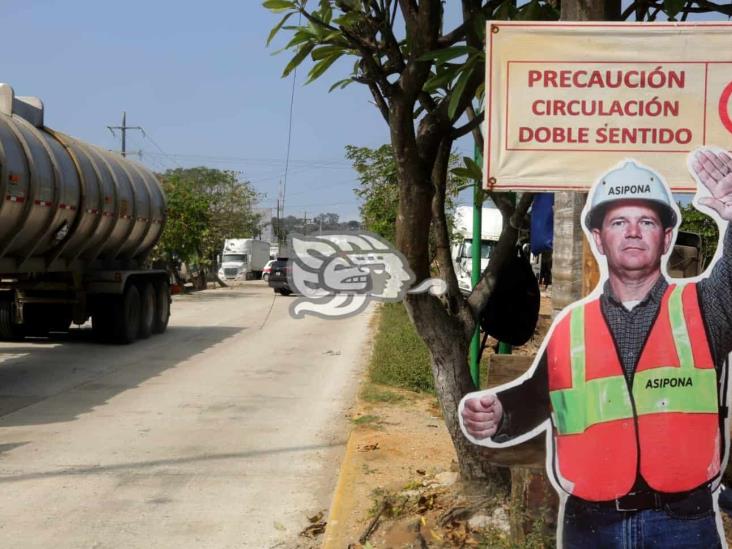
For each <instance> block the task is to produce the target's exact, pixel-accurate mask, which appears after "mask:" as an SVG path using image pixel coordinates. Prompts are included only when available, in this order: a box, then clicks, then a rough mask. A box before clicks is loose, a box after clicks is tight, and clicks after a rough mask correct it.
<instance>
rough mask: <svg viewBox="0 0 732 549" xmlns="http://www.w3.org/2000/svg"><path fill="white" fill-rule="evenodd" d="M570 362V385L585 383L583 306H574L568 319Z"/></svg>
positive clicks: (580, 385) (575, 385) (578, 385)
mask: <svg viewBox="0 0 732 549" xmlns="http://www.w3.org/2000/svg"><path fill="white" fill-rule="evenodd" d="M569 347H570V351H569V352H570V360H571V362H570V364H571V365H572V387H582V385H584V383H585V308H584V307H576V308H575V309H574V310H573V311H572V313H571V315H570V319H569Z"/></svg>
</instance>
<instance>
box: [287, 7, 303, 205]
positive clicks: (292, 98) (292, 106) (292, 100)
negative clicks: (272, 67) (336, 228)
mask: <svg viewBox="0 0 732 549" xmlns="http://www.w3.org/2000/svg"><path fill="white" fill-rule="evenodd" d="M301 22H302V13H299V14H298V16H297V26H298V27H299V26H300V23H301ZM296 81H297V66H295V69H294V70H293V71H292V91H291V92H290V117H289V120H288V123H287V151H286V153H285V176H284V178H283V182H282V215H283V216H284V215H285V196H286V195H287V171H288V169H289V168H290V146H291V145H292V114H293V112H294V110H295V82H296Z"/></svg>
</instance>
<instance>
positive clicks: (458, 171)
mask: <svg viewBox="0 0 732 549" xmlns="http://www.w3.org/2000/svg"><path fill="white" fill-rule="evenodd" d="M450 173H451V174H453V175H455V176H457V177H465V178H468V179H472V178H473V173H472V172H471V171H470V170H469V169H467V168H453V169H451V170H450ZM471 186H472V185H471Z"/></svg>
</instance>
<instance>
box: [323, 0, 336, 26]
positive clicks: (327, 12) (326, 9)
mask: <svg viewBox="0 0 732 549" xmlns="http://www.w3.org/2000/svg"><path fill="white" fill-rule="evenodd" d="M320 18H321V19H322V20H323V22H324V23H325V24H326V25H329V24H330V21H331V19H333V10H332V9H331V7H330V0H321V1H320Z"/></svg>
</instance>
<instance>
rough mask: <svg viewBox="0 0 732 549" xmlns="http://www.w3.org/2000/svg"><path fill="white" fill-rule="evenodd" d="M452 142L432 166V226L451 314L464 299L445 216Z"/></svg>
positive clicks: (444, 143) (443, 145)
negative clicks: (454, 263)
mask: <svg viewBox="0 0 732 549" xmlns="http://www.w3.org/2000/svg"><path fill="white" fill-rule="evenodd" d="M451 150H452V140H451V139H450V138H447V139H443V140H442V141H441V142H440V145H439V146H438V148H437V155H436V158H435V162H434V164H433V166H432V185H433V186H434V187H435V195H434V196H433V197H432V226H433V229H434V235H435V245H436V254H435V256H436V259H437V265H438V267H439V269H440V277H441V278H442V279H443V280H444V281H445V282H446V283H447V294H446V299H447V306H448V310H449V311H450V312H451V313H455V312H457V310H458V307H459V303H461V302H462V301H463V300H462V297H461V294H460V288H459V286H458V282H457V277H456V276H455V267H454V265H453V262H452V255H451V254H450V234H449V230H448V226H447V217H446V216H445V197H446V195H447V171H448V166H449V164H450V152H451Z"/></svg>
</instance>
